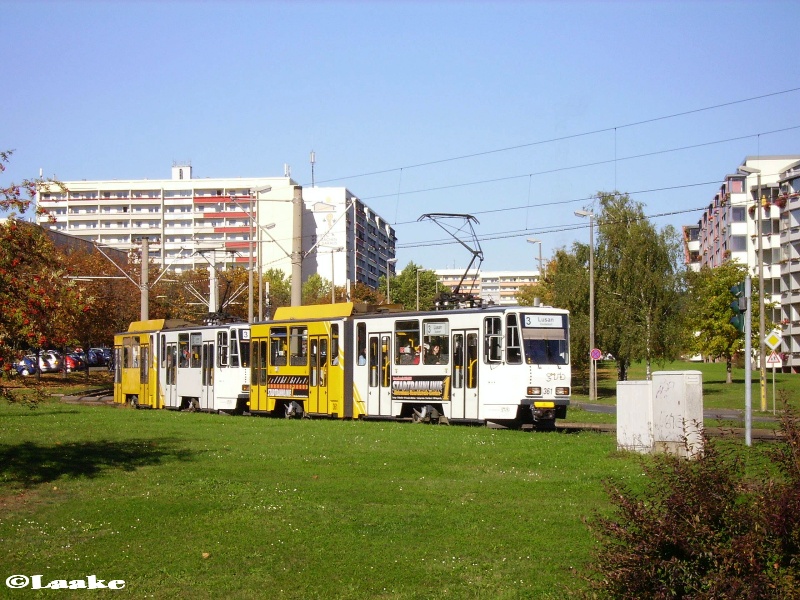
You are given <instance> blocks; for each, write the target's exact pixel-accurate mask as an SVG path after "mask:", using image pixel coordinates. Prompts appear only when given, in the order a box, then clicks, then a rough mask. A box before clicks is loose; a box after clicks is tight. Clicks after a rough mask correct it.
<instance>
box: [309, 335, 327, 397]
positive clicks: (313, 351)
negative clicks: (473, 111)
mask: <svg viewBox="0 0 800 600" xmlns="http://www.w3.org/2000/svg"><path fill="white" fill-rule="evenodd" d="M309 356H310V357H311V373H310V375H309V384H310V385H311V386H312V387H316V386H317V385H319V384H318V381H317V375H318V373H319V364H320V363H321V362H322V359H323V358H324V357H319V361H318V360H317V339H316V338H312V339H311V346H310V348H309Z"/></svg>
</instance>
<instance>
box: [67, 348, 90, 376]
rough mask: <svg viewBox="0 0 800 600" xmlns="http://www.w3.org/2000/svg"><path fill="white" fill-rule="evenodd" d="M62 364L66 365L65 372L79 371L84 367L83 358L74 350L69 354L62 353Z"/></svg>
mask: <svg viewBox="0 0 800 600" xmlns="http://www.w3.org/2000/svg"><path fill="white" fill-rule="evenodd" d="M64 364H65V365H66V366H67V372H69V371H80V370H81V369H85V368H86V365H85V363H84V362H83V359H82V358H81V357H80V356H79V355H78V354H75V353H74V352H70V353H69V354H65V355H64Z"/></svg>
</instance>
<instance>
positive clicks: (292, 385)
mask: <svg viewBox="0 0 800 600" xmlns="http://www.w3.org/2000/svg"><path fill="white" fill-rule="evenodd" d="M267 395H268V396H286V397H291V396H302V397H304V398H307V397H308V376H307V375H305V376H302V375H297V376H295V375H271V376H270V377H269V380H268V381H267Z"/></svg>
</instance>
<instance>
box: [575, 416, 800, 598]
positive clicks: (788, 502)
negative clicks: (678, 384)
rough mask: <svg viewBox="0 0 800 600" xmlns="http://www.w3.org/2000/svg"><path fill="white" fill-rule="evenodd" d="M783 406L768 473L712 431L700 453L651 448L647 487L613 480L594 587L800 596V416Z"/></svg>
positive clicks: (594, 593) (626, 592) (628, 594)
mask: <svg viewBox="0 0 800 600" xmlns="http://www.w3.org/2000/svg"><path fill="white" fill-rule="evenodd" d="M783 414H784V416H783V420H782V430H783V433H784V437H783V438H782V440H781V441H780V442H778V446H777V447H776V448H775V449H773V451H772V452H770V453H769V454H768V461H767V462H766V464H764V465H763V475H764V476H763V477H758V478H748V477H746V475H745V469H744V465H743V460H742V459H743V454H742V451H741V446H739V448H738V450H737V449H735V448H734V446H733V445H731V444H726V443H725V441H724V440H722V441H720V442H719V443H717V442H716V441H713V440H710V439H708V438H706V440H705V453H704V454H703V455H702V456H700V457H698V458H696V459H695V460H686V459H682V458H679V457H676V456H673V455H668V454H661V455H656V456H653V457H645V458H643V469H644V473H645V482H644V485H643V487H642V488H641V489H640V490H634V489H633V487H632V486H631V485H626V484H623V483H619V482H616V483H614V482H607V483H606V491H607V493H608V494H609V496H610V500H611V504H612V506H613V513H612V516H610V517H601V516H597V517H596V518H595V519H594V520H593V521H592V523H591V527H592V530H593V533H594V535H595V537H596V538H597V540H598V542H599V546H598V549H597V551H596V552H595V554H594V562H593V564H592V565H591V567H590V572H589V575H588V579H589V589H588V591H587V592H586V597H589V598H615V599H618V598H619V599H622V598H624V599H627V598H630V599H637V600H641V599H647V598H652V599H662V598H664V599H666V598H692V599H712V598H714V599H719V598H743V599H753V600H755V599H759V600H761V599H770V598H775V599H781V600H785V599H790V598H800V589H799V584H800V565H799V564H798V549H800V423H798V418H797V417H796V415H795V414H793V412H792V411H790V410H789V408H788V406H786V403H785V402H784V413H783ZM748 451H749V452H754V450H753V449H748Z"/></svg>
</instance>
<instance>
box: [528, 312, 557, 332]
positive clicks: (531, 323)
mask: <svg viewBox="0 0 800 600" xmlns="http://www.w3.org/2000/svg"><path fill="white" fill-rule="evenodd" d="M523 317H524V320H523V326H524V327H537V328H542V329H544V328H558V329H560V328H561V327H562V325H563V321H562V315H543V314H525V315H523Z"/></svg>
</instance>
